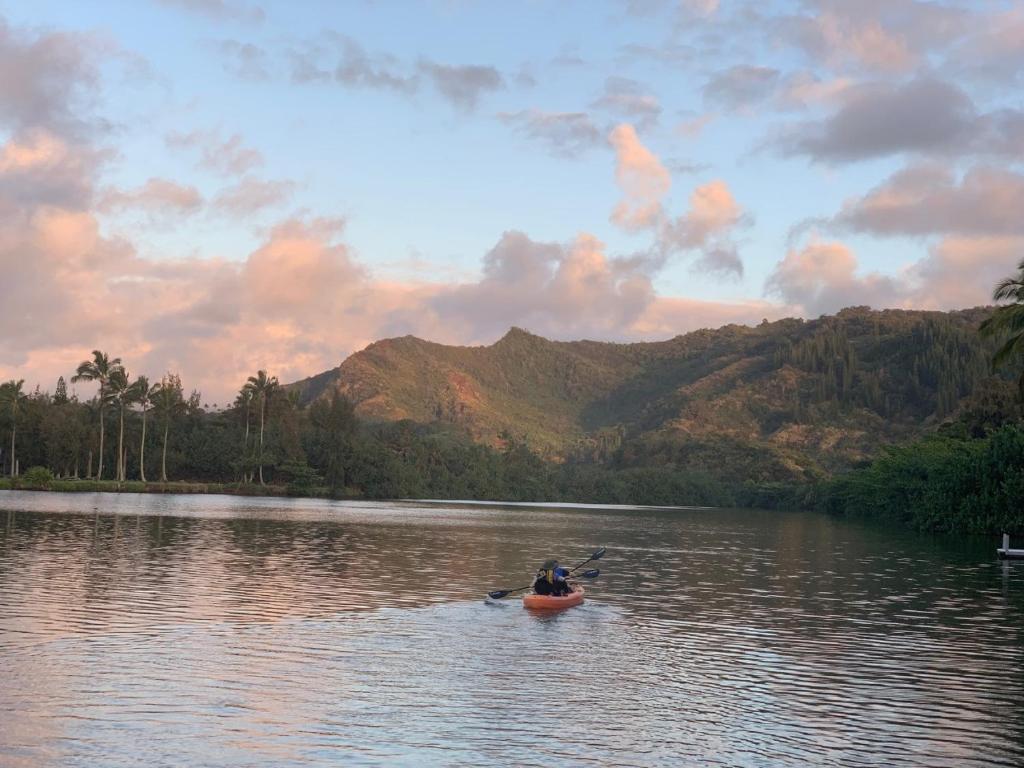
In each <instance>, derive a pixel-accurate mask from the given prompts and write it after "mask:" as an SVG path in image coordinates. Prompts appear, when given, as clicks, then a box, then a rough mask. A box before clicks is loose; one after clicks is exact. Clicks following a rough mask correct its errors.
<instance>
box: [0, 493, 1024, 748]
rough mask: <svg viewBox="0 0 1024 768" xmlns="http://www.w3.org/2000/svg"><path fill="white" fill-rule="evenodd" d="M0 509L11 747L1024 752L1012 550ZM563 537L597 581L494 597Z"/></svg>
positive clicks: (587, 524) (145, 510) (821, 538)
mask: <svg viewBox="0 0 1024 768" xmlns="http://www.w3.org/2000/svg"><path fill="white" fill-rule="evenodd" d="M12 499H13V500H14V501H13V502H12V501H11V500H12ZM4 503H7V504H12V503H14V504H15V506H17V507H20V508H27V507H29V506H31V507H32V511H28V512H26V511H17V512H16V513H15V514H14V515H13V516H6V522H7V525H6V527H5V528H4V529H3V531H2V533H0V659H2V662H0V663H2V664H3V666H4V667H5V670H4V672H5V673H4V674H3V675H0V723H2V724H0V734H2V738H0V763H3V764H4V765H13V766H26V767H28V768H36V767H37V766H44V765H69V766H92V765H100V764H102V765H110V766H119V765H125V766H127V765H132V766H134V765H139V764H161V763H168V762H173V763H175V764H195V765H200V764H217V765H229V766H230V765H238V766H242V765H246V766H248V765H254V764H263V765H275V766H278V765H280V766H290V765H310V764H317V763H323V762H333V761H338V760H340V759H343V761H344V762H345V764H351V765H359V764H367V765H371V764H372V765H381V764H384V765H395V764H443V765H465V764H470V763H472V764H482V765H489V764H504V765H507V764H514V765H524V766H525V765H542V764H543V765H550V764H551V763H552V762H554V761H560V762H563V763H571V764H579V765H588V764H589V765H602V766H604V765H622V766H651V765H687V764H689V765H749V766H763V765H771V766H775V765H781V766H804V765H809V764H813V765H837V766H839V765H841V766H859V765H863V766H875V765H891V766H944V765H948V766H961V765H964V766H972V765H978V766H980V765H1020V764H1022V763H1024V711H1022V708H1021V707H1020V706H1019V702H1018V700H1017V694H1018V692H1019V690H1020V685H1021V683H1022V682H1024V650H1022V645H1024V644H1022V642H1021V631H1020V630H1021V627H1022V626H1024V622H1022V618H1024V600H1022V586H1024V573H1022V572H1024V569H1017V570H1013V569H1010V570H1008V569H1006V568H1002V567H998V566H997V567H992V566H991V565H990V564H989V563H988V562H987V561H986V560H985V556H984V554H982V553H980V552H972V551H966V552H965V551H964V550H963V549H962V548H958V549H956V550H952V549H951V550H950V551H949V552H945V551H943V550H942V549H941V548H937V547H936V545H935V544H934V542H927V543H925V544H924V545H922V544H921V543H920V542H917V541H916V540H914V539H911V538H907V539H899V537H898V535H894V534H886V533H879V532H877V531H873V530H872V529H867V528H859V527H855V526H851V525H847V524H842V523H839V522H836V521H833V520H829V519H826V518H819V517H815V516H808V515H787V514H772V515H767V514H764V513H754V512H741V511H728V510H720V511H715V510H682V511H668V510H622V509H617V510H594V509H560V510H535V509H529V508H526V509H523V508H519V509H511V510H510V509H502V508H486V509H482V510H478V509H472V508H466V507H457V508H450V509H449V508H445V507H444V506H418V505H415V504H401V505H390V506H389V505H383V504H368V503H361V504H338V503H326V502H325V503H307V502H291V501H287V500H283V501H282V500H262V499H261V500H255V501H253V500H241V499H232V498H228V497H212V498H211V497H199V498H186V499H182V498H180V497H130V496H123V497H113V499H112V500H110V501H109V504H110V505H111V508H107V506H106V505H107V504H108V500H107V498H106V497H102V496H99V495H97V496H96V497H82V498H71V499H69V498H68V497H61V496H56V497H55V496H50V495H48V494H12V495H11V496H0V505H2V504H4ZM47 505H49V506H47ZM96 510H99V512H97V511H96ZM111 511H114V512H117V514H110V513H109V512H111ZM3 521H4V518H3V517H0V522H3ZM640 522H642V525H641V524H638V523H640ZM553 542H558V543H559V544H560V546H558V547H557V550H558V551H557V552H554V554H563V556H564V557H565V558H566V559H567V560H568V559H570V556H571V557H575V556H576V555H577V554H578V553H586V552H587V551H590V550H592V549H593V548H594V547H595V546H597V545H599V544H603V545H605V546H607V547H608V549H609V554H608V555H607V556H606V558H605V559H604V561H602V563H601V568H602V573H603V575H602V577H601V578H600V579H599V580H598V581H597V582H595V583H594V584H593V586H592V588H591V589H590V590H588V601H587V603H585V604H584V605H583V606H581V607H579V608H575V609H572V610H569V611H565V612H561V613H554V614H547V615H545V614H537V613H532V612H529V611H524V610H522V608H521V604H520V603H519V601H518V600H517V599H515V598H509V599H507V600H504V601H500V602H498V603H487V602H485V601H483V600H482V599H481V598H482V595H483V594H484V593H485V592H486V591H487V590H488V589H494V588H507V587H511V586H518V585H519V584H521V583H522V582H523V581H524V574H525V578H526V580H528V578H529V573H530V571H531V570H532V568H533V567H535V564H536V563H537V562H539V561H540V560H543V559H545V558H546V557H548V556H550V554H552V553H553V552H552V549H553V547H552V543H553ZM580 559H582V557H581V558H580ZM1011 568H1012V567H1011ZM481 574H494V576H492V577H490V578H488V579H487V580H486V581H482V580H481V577H480V575H481Z"/></svg>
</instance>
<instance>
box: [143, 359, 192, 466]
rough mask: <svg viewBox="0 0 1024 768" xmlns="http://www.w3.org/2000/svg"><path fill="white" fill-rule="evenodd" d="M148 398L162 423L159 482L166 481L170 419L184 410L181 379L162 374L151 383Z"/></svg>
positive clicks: (170, 374)
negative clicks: (159, 378)
mask: <svg viewBox="0 0 1024 768" xmlns="http://www.w3.org/2000/svg"><path fill="white" fill-rule="evenodd" d="M153 390H155V391H152V390H151V392H150V398H151V399H152V401H153V405H154V406H155V407H156V412H157V413H158V414H159V416H160V418H161V420H162V421H163V425H164V447H163V454H162V456H161V457H160V482H161V483H166V482H167V434H168V433H169V432H170V429H171V419H173V418H174V417H175V416H176V415H178V414H179V413H181V412H182V411H184V410H185V398H184V397H182V394H181V379H180V378H179V377H178V376H177V375H176V374H173V373H169V374H167V375H166V376H164V377H163V378H162V379H161V380H160V383H159V384H154V385H153Z"/></svg>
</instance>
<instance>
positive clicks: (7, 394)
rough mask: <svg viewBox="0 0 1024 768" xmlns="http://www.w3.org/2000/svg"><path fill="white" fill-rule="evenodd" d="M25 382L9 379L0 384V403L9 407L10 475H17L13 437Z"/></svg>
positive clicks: (15, 435)
mask: <svg viewBox="0 0 1024 768" xmlns="http://www.w3.org/2000/svg"><path fill="white" fill-rule="evenodd" d="M24 383H25V380H24V379H18V380H17V381H15V380H14V379H11V380H10V381H8V382H7V383H6V384H0V403H2V404H3V407H4V408H10V409H11V477H12V478H13V477H17V476H18V462H17V460H16V455H15V453H14V448H15V444H16V443H15V439H16V438H17V436H18V406H20V405H21V403H22V401H23V400H24V399H25V395H24V393H22V391H21V387H22V385H23V384H24Z"/></svg>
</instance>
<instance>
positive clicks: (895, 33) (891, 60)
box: [777, 0, 976, 74]
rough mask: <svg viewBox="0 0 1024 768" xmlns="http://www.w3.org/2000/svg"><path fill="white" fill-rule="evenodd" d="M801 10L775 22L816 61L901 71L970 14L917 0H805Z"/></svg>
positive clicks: (934, 50)
mask: <svg viewBox="0 0 1024 768" xmlns="http://www.w3.org/2000/svg"><path fill="white" fill-rule="evenodd" d="M804 5H805V6H806V8H807V13H806V14H804V15H799V16H788V17H783V18H781V19H780V20H779V21H778V22H777V27H778V30H779V33H780V35H781V37H782V38H783V39H784V40H786V41H788V42H790V43H791V44H793V45H795V46H797V47H798V48H801V49H802V50H803V51H804V52H805V53H806V54H807V55H808V56H809V57H810V58H811V60H812V61H813V62H814V64H815V65H817V66H824V67H828V68H830V69H832V70H850V69H854V70H863V71H867V72H882V73H887V74H899V73H906V72H910V71H912V70H914V69H915V68H918V67H920V66H921V65H922V64H923V63H925V62H926V61H928V59H929V58H931V57H935V56H939V55H941V54H943V53H945V52H947V51H948V49H949V46H950V45H951V44H952V43H953V42H954V41H955V40H956V39H957V38H959V37H960V36H961V35H962V34H963V32H964V30H965V29H967V28H970V27H971V26H972V24H973V23H974V21H975V19H976V17H975V16H974V14H972V13H971V12H970V11H968V10H965V9H961V8H955V7H953V6H952V5H949V4H941V3H933V2H921V1H920V0H858V2H856V3H850V2H848V1H847V0H808V2H806V3H805V4H804Z"/></svg>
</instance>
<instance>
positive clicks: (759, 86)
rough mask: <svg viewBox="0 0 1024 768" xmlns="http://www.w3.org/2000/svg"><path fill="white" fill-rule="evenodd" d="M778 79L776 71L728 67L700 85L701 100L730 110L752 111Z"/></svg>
mask: <svg viewBox="0 0 1024 768" xmlns="http://www.w3.org/2000/svg"><path fill="white" fill-rule="evenodd" d="M779 75H780V73H779V70H777V69H772V68H771V67H754V66H750V65H747V64H742V65H737V66H734V67H730V68H728V69H724V70H721V71H719V72H716V73H715V74H714V75H712V76H711V78H710V79H709V80H708V82H707V83H706V84H705V85H704V100H705V101H706V102H709V103H711V104H715V105H716V106H720V107H724V108H725V109H731V110H742V109H746V108H749V107H754V106H757V105H758V104H760V103H761V102H763V101H765V100H766V99H768V97H769V96H771V95H772V93H773V92H774V90H775V88H776V86H777V85H778V82H779Z"/></svg>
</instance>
